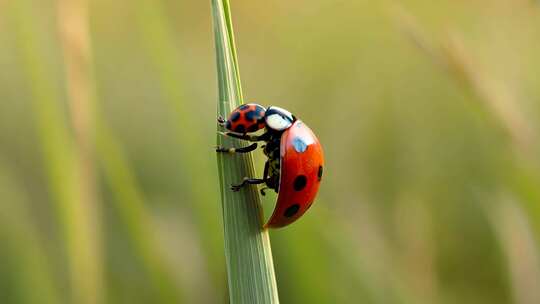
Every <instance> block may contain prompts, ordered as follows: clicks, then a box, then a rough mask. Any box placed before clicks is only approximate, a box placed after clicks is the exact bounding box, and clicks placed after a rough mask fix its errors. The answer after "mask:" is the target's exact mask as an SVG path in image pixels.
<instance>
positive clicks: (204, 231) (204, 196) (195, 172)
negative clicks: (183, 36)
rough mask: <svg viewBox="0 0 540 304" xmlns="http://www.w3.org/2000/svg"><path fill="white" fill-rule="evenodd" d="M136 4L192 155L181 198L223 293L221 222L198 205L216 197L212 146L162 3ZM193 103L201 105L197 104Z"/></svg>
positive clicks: (166, 95) (212, 209) (150, 50)
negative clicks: (203, 130)
mask: <svg viewBox="0 0 540 304" xmlns="http://www.w3.org/2000/svg"><path fill="white" fill-rule="evenodd" d="M135 3H136V5H134V9H135V12H136V17H137V24H138V26H139V30H140V34H141V39H142V40H143V46H144V47H145V51H146V53H147V55H148V57H149V59H150V62H151V63H152V65H153V68H154V69H155V72H156V76H157V78H158V80H159V81H158V85H159V88H160V90H161V92H162V94H163V96H164V98H163V101H164V102H165V103H166V106H168V107H169V108H170V109H171V110H172V111H173V113H174V123H175V127H176V134H175V135H176V136H177V138H178V140H180V141H181V145H182V150H183V151H185V153H187V154H189V155H190V159H189V161H188V163H184V164H179V167H182V168H184V171H183V173H182V174H184V175H188V176H190V177H191V178H190V179H188V181H187V185H186V186H185V189H191V190H190V191H185V192H184V193H183V195H182V197H181V198H180V199H183V200H184V202H185V203H187V204H189V205H190V208H192V209H193V210H194V211H195V212H194V215H195V222H196V224H197V228H198V230H200V231H201V233H200V236H201V239H202V243H203V247H204V251H205V252H207V253H208V254H207V255H206V257H205V258H206V263H207V264H208V265H209V267H208V268H209V269H210V270H213V271H214V273H213V275H212V278H217V279H216V280H215V281H214V282H212V284H210V285H211V286H217V287H216V288H217V289H218V290H221V289H223V288H224V286H223V285H222V284H223V282H222V281H223V280H221V279H219V278H221V277H222V275H223V272H222V268H221V265H223V261H222V260H220V259H216V257H215V256H214V255H212V254H211V253H212V252H214V251H215V250H218V249H219V248H221V240H220V238H218V237H216V236H215V231H216V230H217V229H219V221H218V220H217V217H215V216H214V215H215V209H216V208H215V207H214V206H212V205H210V204H199V203H198V202H207V201H211V200H213V198H214V195H213V193H212V192H210V191H207V187H208V182H207V181H206V177H207V176H208V174H211V173H213V167H212V166H211V164H209V163H208V155H207V154H210V153H207V154H205V153H201V147H208V146H209V144H208V143H205V141H204V140H202V139H201V138H202V136H201V135H202V133H198V132H197V131H196V130H198V129H199V128H198V126H197V123H198V121H199V119H198V116H196V115H192V112H191V110H194V109H193V108H190V104H192V103H191V102H188V100H187V99H186V95H187V94H186V92H185V91H184V86H183V84H184V83H186V82H187V81H186V79H184V77H182V76H183V75H182V71H183V70H184V69H185V67H183V66H181V65H180V63H181V60H182V58H181V57H180V56H179V54H180V50H179V48H178V47H177V46H176V45H175V39H174V38H175V35H174V31H173V28H172V26H171V24H170V23H169V21H168V19H167V14H166V13H165V8H164V7H163V1H152V0H137V1H136V2H135ZM193 104H194V105H195V106H198V105H197V103H193ZM194 128H195V130H194ZM186 130H190V131H189V132H187V131H186ZM203 149H204V148H203ZM186 170H187V171H186ZM179 172H181V171H179ZM209 288H212V287H209ZM217 297H218V298H219V297H220V295H218V296H217Z"/></svg>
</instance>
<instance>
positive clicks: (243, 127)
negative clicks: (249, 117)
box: [234, 124, 246, 133]
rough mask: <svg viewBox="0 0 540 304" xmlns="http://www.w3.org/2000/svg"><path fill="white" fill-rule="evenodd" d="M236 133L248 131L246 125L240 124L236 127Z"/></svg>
mask: <svg viewBox="0 0 540 304" xmlns="http://www.w3.org/2000/svg"><path fill="white" fill-rule="evenodd" d="M234 132H236V133H246V127H245V126H244V125H243V124H239V125H237V126H236V127H235V128H234Z"/></svg>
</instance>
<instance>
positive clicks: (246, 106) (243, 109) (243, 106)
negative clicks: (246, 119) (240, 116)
mask: <svg viewBox="0 0 540 304" xmlns="http://www.w3.org/2000/svg"><path fill="white" fill-rule="evenodd" d="M250 106H251V105H249V104H245V105H241V106H240V107H239V108H238V109H239V110H240V111H245V110H247V109H249V107H250Z"/></svg>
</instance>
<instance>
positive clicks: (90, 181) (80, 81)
mask: <svg viewBox="0 0 540 304" xmlns="http://www.w3.org/2000/svg"><path fill="white" fill-rule="evenodd" d="M57 6H58V25H59V32H60V39H61V42H62V47H63V54H64V67H65V70H66V82H67V91H68V101H69V109H70V118H71V123H72V126H73V129H74V137H75V140H74V142H75V150H76V153H77V155H78V157H77V158H76V162H77V164H76V165H77V166H78V169H79V170H78V172H77V173H78V176H77V179H76V185H75V186H76V187H78V188H79V190H78V193H79V200H78V203H77V204H79V205H80V210H81V212H82V213H83V214H84V216H83V217H82V218H81V219H79V220H83V221H85V222H83V223H82V225H83V227H84V228H85V230H86V232H85V233H84V237H85V242H86V243H87V244H88V245H87V246H88V249H89V251H86V252H82V253H80V254H82V255H83V257H82V259H83V260H84V261H85V263H86V265H87V267H88V270H86V271H85V273H87V274H89V275H90V278H89V279H90V280H89V282H88V284H90V285H91V286H88V288H89V290H91V291H92V292H93V297H94V298H95V301H96V303H102V302H103V293H104V292H103V289H104V287H105V285H104V284H103V254H102V238H101V206H100V202H99V200H98V195H97V193H96V191H97V189H96V181H95V173H94V170H95V169H94V152H95V139H94V128H95V127H94V113H95V110H94V93H93V89H92V88H93V84H92V83H93V76H92V74H93V73H92V63H91V61H92V56H91V49H90V48H91V47H90V33H89V29H88V11H87V10H88V3H87V1H86V0H58V4H57ZM81 296H83V295H81ZM84 296H87V295H84Z"/></svg>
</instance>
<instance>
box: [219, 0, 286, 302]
mask: <svg viewBox="0 0 540 304" xmlns="http://www.w3.org/2000/svg"><path fill="white" fill-rule="evenodd" d="M212 13H213V21H214V34H215V44H216V52H217V54H216V60H217V72H218V84H219V100H218V111H217V112H218V115H221V116H223V117H226V115H227V114H228V113H229V112H230V111H231V109H233V108H235V107H237V106H239V105H240V104H241V103H242V102H243V100H242V93H241V91H242V90H241V85H240V73H239V70H238V64H237V62H238V61H237V58H236V50H235V46H234V37H233V35H232V33H233V28H232V21H231V14H230V7H229V2H228V1H226V0H224V1H221V0H213V1H212ZM217 143H218V145H225V146H231V145H235V146H238V145H239V142H238V140H234V139H227V138H223V137H221V136H218V138H217ZM217 160H218V174H219V180H220V186H221V201H222V208H223V226H224V237H225V258H226V262H227V275H228V283H229V297H230V302H231V303H233V304H234V303H278V302H279V299H278V292H277V285H276V280H275V274H274V265H273V261H272V250H271V248H270V240H269V236H268V231H267V230H264V229H263V228H262V225H263V216H262V210H261V202H260V198H259V195H258V192H257V189H256V187H249V188H246V189H242V190H241V191H239V192H232V191H231V190H230V185H231V184H233V183H237V182H239V181H240V180H242V178H243V177H245V176H253V175H254V169H253V161H252V158H251V155H230V154H218V156H217Z"/></svg>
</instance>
